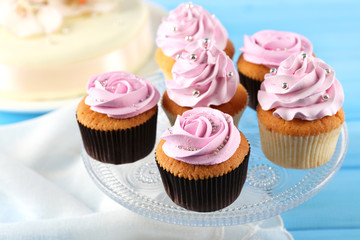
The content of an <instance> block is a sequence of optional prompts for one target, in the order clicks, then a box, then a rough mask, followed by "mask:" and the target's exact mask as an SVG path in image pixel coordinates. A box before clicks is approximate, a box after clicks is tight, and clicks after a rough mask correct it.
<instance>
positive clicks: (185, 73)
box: [166, 40, 239, 107]
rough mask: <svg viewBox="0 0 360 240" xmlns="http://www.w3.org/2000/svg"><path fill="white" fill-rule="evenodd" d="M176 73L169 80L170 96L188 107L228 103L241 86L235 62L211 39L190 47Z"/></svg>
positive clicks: (187, 48)
mask: <svg viewBox="0 0 360 240" xmlns="http://www.w3.org/2000/svg"><path fill="white" fill-rule="evenodd" d="M204 41H205V42H204ZM206 41H207V42H206ZM194 58H195V59H194ZM172 74H173V80H167V81H166V87H167V93H168V95H169V98H170V99H171V100H173V101H174V102H176V103H177V104H178V105H180V106H185V107H209V106H210V105H215V106H218V105H221V104H223V103H226V102H228V101H230V99H231V98H232V97H233V96H234V95H235V92H236V87H237V84H238V83H239V75H238V73H237V71H236V70H235V67H234V64H233V62H232V60H231V59H230V58H229V57H228V56H227V55H226V54H225V52H224V51H222V50H220V49H218V48H217V47H216V46H215V44H213V42H212V41H211V40H197V41H195V42H193V43H191V44H189V45H188V46H187V47H186V48H185V51H184V52H183V53H182V54H181V57H180V58H179V59H177V60H176V62H175V64H174V66H173V68H172Z"/></svg>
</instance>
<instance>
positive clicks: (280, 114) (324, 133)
mask: <svg viewBox="0 0 360 240" xmlns="http://www.w3.org/2000/svg"><path fill="white" fill-rule="evenodd" d="M258 99H259V105H258V107H257V116H258V122H259V130H260V139H261V148H262V150H263V152H264V154H265V156H266V157H267V158H268V159H269V160H271V161H272V162H274V163H275V164H277V165H280V166H282V167H286V168H296V169H308V168H315V167H318V166H321V165H323V164H325V163H326V162H327V161H328V160H329V159H330V158H331V156H332V155H333V153H334V150H335V147H336V143H337V140H338V137H339V134H340V131H341V128H342V125H343V123H344V121H345V114H344V111H343V109H342V107H341V106H342V104H343V102H344V93H343V89H342V87H341V84H340V82H339V81H338V80H337V79H336V78H335V72H334V70H333V69H332V68H331V67H330V66H328V65H327V64H326V63H324V62H323V61H322V60H320V59H318V58H315V57H313V56H311V55H307V54H304V53H303V54H297V53H295V54H293V55H291V56H290V57H289V58H287V59H286V60H285V61H283V62H282V63H281V64H280V66H279V68H278V70H277V73H275V72H274V73H272V74H267V75H266V76H265V80H264V82H263V83H262V84H261V89H260V90H259V93H258Z"/></svg>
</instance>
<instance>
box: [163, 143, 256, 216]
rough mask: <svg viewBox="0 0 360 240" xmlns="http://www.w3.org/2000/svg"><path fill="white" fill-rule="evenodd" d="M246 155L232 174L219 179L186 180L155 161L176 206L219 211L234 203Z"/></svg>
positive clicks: (239, 187) (195, 209)
mask: <svg viewBox="0 0 360 240" xmlns="http://www.w3.org/2000/svg"><path fill="white" fill-rule="evenodd" d="M249 155H250V149H249V152H248V154H247V155H246V156H245V159H244V161H243V162H242V163H241V164H240V165H239V166H238V167H237V168H236V169H234V170H232V171H231V172H229V173H227V174H224V175H222V176H219V177H211V178H208V179H202V180H201V179H198V180H194V179H192V180H189V179H186V178H181V177H177V176H174V175H173V174H171V173H170V172H168V171H166V170H165V169H163V168H162V167H160V165H159V164H158V162H157V161H156V164H157V166H158V168H159V172H160V176H161V179H162V182H163V185H164V188H165V192H166V193H167V195H168V196H169V197H170V199H171V200H172V201H173V202H174V203H175V204H177V205H179V206H181V207H183V208H186V209H188V210H192V211H197V212H212V211H216V210H220V209H222V208H225V207H227V206H229V205H230V204H231V203H233V202H234V201H235V200H236V199H237V198H238V196H239V195H240V192H241V189H242V187H243V186H244V183H245V180H246V174H247V168H248V163H249Z"/></svg>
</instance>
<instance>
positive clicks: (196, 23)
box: [155, 3, 235, 79]
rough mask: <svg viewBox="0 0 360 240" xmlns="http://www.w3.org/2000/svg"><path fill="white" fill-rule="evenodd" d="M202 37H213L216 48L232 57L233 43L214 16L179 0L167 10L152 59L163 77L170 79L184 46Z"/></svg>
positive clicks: (158, 32)
mask: <svg viewBox="0 0 360 240" xmlns="http://www.w3.org/2000/svg"><path fill="white" fill-rule="evenodd" d="M204 38H208V39H210V40H212V41H213V42H214V44H215V45H216V47H217V48H219V49H220V50H224V51H225V52H226V54H227V55H228V56H229V57H230V58H232V57H233V55H234V52H235V49H234V45H233V43H232V42H231V41H230V40H229V38H228V33H227V31H226V29H225V28H224V26H223V25H222V24H221V23H220V21H219V20H218V19H217V18H216V17H215V15H211V14H210V13H209V12H208V11H207V10H205V9H204V8H202V7H201V6H198V5H195V4H192V3H182V4H180V5H179V6H178V7H177V8H176V9H174V10H172V11H170V13H169V16H168V17H166V18H164V19H163V21H162V23H161V24H160V26H159V28H158V31H157V37H156V45H157V46H158V49H157V51H156V53H155V59H156V62H157V63H158V65H159V67H160V69H161V70H162V72H163V73H164V76H165V79H172V74H171V69H172V67H173V65H174V63H175V60H176V59H177V58H178V57H179V56H180V55H181V53H182V52H183V50H184V49H185V47H186V46H187V45H188V44H189V43H191V42H193V41H197V40H199V39H204Z"/></svg>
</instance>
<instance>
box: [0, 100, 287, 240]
mask: <svg viewBox="0 0 360 240" xmlns="http://www.w3.org/2000/svg"><path fill="white" fill-rule="evenodd" d="M76 106H77V103H76V102H74V103H73V104H71V105H69V106H66V107H63V108H61V109H58V110H56V111H53V112H51V113H49V114H46V115H44V116H42V117H39V118H37V119H33V120H30V121H26V122H22V123H19V124H14V125H7V126H0V239H242V238H243V239H292V237H291V235H290V234H289V233H288V232H287V231H286V230H285V229H284V227H283V223H282V220H281V218H280V217H279V216H278V217H275V218H272V219H269V220H265V221H261V222H258V223H253V224H244V225H240V226H232V227H225V228H222V227H219V228H207V227H186V226H180V225H173V224H168V223H163V222H160V221H156V220H152V219H149V218H146V217H143V216H140V215H138V214H135V213H133V212H131V211H129V210H128V209H126V208H124V207H122V206H120V205H119V204H117V203H116V202H114V201H113V200H112V199H110V198H109V197H107V196H106V195H105V194H103V193H102V192H101V191H100V190H99V189H98V188H97V187H96V186H95V184H94V183H93V182H92V180H91V179H90V177H89V175H88V173H87V172H86V169H85V167H84V165H83V162H82V160H81V156H80V151H81V144H82V142H81V137H80V134H79V130H78V126H77V123H76V119H75V109H76Z"/></svg>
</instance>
